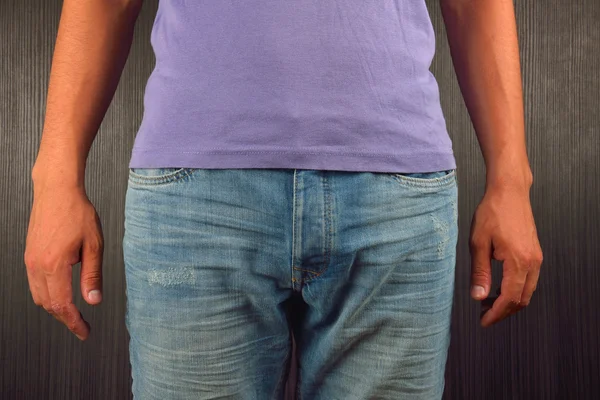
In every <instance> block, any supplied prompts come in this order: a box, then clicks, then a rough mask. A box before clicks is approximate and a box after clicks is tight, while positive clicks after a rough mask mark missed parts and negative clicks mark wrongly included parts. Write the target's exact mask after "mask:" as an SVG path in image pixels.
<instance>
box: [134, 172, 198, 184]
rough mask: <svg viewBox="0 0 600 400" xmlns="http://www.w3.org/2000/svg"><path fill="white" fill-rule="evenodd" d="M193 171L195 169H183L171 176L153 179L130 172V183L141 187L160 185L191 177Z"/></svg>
mask: <svg viewBox="0 0 600 400" xmlns="http://www.w3.org/2000/svg"><path fill="white" fill-rule="evenodd" d="M193 171H194V168H182V169H180V170H178V171H175V172H173V173H171V174H169V175H164V176H157V177H152V176H143V175H138V174H136V173H135V172H132V171H131V170H129V181H130V182H133V183H136V184H139V185H159V184H164V183H169V182H174V181H177V180H180V179H183V178H185V177H187V176H190V175H191V174H192V172H193Z"/></svg>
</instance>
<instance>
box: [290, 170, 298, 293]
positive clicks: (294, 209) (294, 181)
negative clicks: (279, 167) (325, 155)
mask: <svg viewBox="0 0 600 400" xmlns="http://www.w3.org/2000/svg"><path fill="white" fill-rule="evenodd" d="M292 183H293V185H292V186H293V189H292V191H293V200H292V271H291V273H292V291H293V290H294V289H295V287H294V282H297V281H298V280H297V279H296V278H295V277H294V270H295V269H296V267H294V263H295V262H296V261H295V259H294V258H295V254H294V250H295V249H296V241H295V238H296V184H297V176H296V170H295V169H294V176H293V182H292Z"/></svg>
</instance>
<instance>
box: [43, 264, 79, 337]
mask: <svg viewBox="0 0 600 400" xmlns="http://www.w3.org/2000/svg"><path fill="white" fill-rule="evenodd" d="M72 271H73V266H72V265H66V266H61V267H58V268H56V269H55V270H54V272H53V273H51V274H46V282H47V283H48V294H49V296H50V305H49V308H50V309H51V310H52V311H49V312H51V314H53V315H54V316H55V317H56V318H57V319H59V320H60V321H61V322H62V323H63V324H65V326H66V327H67V328H68V329H69V330H70V331H71V332H73V333H74V334H75V335H76V336H77V337H78V338H79V339H81V340H85V339H86V338H87V337H88V335H89V333H90V329H89V326H88V325H87V324H86V323H85V321H84V320H83V318H82V316H81V313H80V312H79V310H78V309H77V307H75V304H73V290H72V286H71V285H72V279H73V277H72ZM46 309H47V308H46Z"/></svg>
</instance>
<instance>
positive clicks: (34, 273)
mask: <svg viewBox="0 0 600 400" xmlns="http://www.w3.org/2000/svg"><path fill="white" fill-rule="evenodd" d="M25 270H26V271H27V282H28V283H29V290H30V291H31V297H32V298H33V302H34V303H35V305H36V306H40V307H42V306H43V305H44V304H45V303H46V302H47V299H49V296H48V287H47V285H46V277H45V275H44V274H43V273H40V271H39V270H38V269H37V268H31V267H30V266H28V267H27V268H26V269H25Z"/></svg>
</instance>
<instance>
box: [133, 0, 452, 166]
mask: <svg viewBox="0 0 600 400" xmlns="http://www.w3.org/2000/svg"><path fill="white" fill-rule="evenodd" d="M151 43H152V47H153V49H154V53H155V56H156V66H155V68H154V70H153V72H152V74H151V76H150V78H149V79H148V83H147V86H146V91H145V97H144V115H143V119H142V123H141V125H140V127H139V130H138V132H137V135H136V138H135V143H134V146H133V150H132V154H131V159H130V163H129V167H131V168H160V167H195V168H209V169H215V168H217V169H220V168H299V169H300V168H301V169H327V170H341V171H372V172H430V171H440V170H448V169H453V168H456V163H455V159H454V154H453V149H452V141H451V139H450V137H449V135H448V132H447V130H446V123H445V120H444V116H443V113H442V109H441V106H440V99H439V90H438V85H437V82H436V80H435V78H434V76H433V75H432V73H431V72H430V70H429V68H430V65H431V61H432V58H433V56H434V52H435V36H434V31H433V27H432V24H431V20H430V17H429V13H428V10H427V7H426V5H425V0H343V1H339V0H296V1H291V0H245V1H231V0H228V1H216V0H161V1H160V2H159V6H158V11H157V14H156V18H155V21H154V26H153V29H152V34H151Z"/></svg>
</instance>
